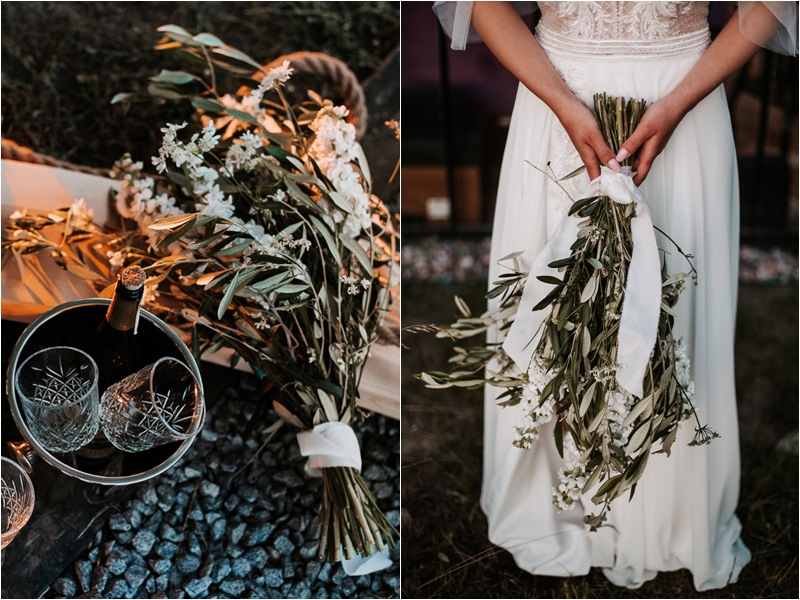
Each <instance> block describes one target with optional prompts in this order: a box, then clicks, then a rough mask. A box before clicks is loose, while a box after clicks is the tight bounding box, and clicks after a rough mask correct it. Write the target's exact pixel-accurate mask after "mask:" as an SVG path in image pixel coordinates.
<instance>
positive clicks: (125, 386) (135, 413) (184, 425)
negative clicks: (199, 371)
mask: <svg viewBox="0 0 800 600" xmlns="http://www.w3.org/2000/svg"><path fill="white" fill-rule="evenodd" d="M100 404H101V408H100V420H101V423H102V427H103V432H104V433H105V434H106V437H107V438H108V440H109V441H110V442H111V443H112V444H114V446H116V447H117V448H119V449H120V450H122V451H124V452H142V451H144V450H149V449H150V448H154V447H156V446H161V445H163V444H167V443H169V442H173V441H179V440H185V439H189V438H191V437H193V436H195V435H196V434H197V432H198V431H200V428H201V427H202V425H203V419H204V418H205V410H204V405H203V394H202V392H201V390H200V386H199V385H198V384H197V380H196V379H195V377H194V374H193V373H192V372H191V370H190V369H189V368H188V367H187V366H186V365H185V364H184V363H182V362H181V361H179V360H176V359H174V358H169V357H165V358H161V359H159V360H157V361H156V362H154V363H153V364H151V365H148V366H147V367H144V368H143V369H141V370H139V371H137V372H136V373H134V374H132V375H129V376H128V377H126V378H125V379H123V380H122V381H120V382H118V383H116V384H114V385H112V386H111V387H109V388H108V390H106V392H105V393H104V394H103V397H102V398H101V400H100Z"/></svg>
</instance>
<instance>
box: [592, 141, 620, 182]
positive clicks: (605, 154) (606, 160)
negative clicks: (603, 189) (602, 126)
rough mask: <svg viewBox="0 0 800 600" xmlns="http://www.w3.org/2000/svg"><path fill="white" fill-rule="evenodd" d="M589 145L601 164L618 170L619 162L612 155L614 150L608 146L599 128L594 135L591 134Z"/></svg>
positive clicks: (598, 171)
mask: <svg viewBox="0 0 800 600" xmlns="http://www.w3.org/2000/svg"><path fill="white" fill-rule="evenodd" d="M589 145H590V146H591V148H592V151H593V152H594V154H595V156H597V159H598V160H599V161H600V163H601V164H604V165H608V167H609V168H610V169H611V170H613V171H617V172H619V163H618V162H617V160H616V158H615V156H614V151H613V150H612V149H611V148H609V147H608V145H607V144H606V141H605V139H603V134H602V133H600V130H599V129H598V130H597V133H596V135H593V136H592V137H591V138H590V140H589ZM597 174H598V175H600V170H599V168H598V170H597ZM592 179H594V177H592Z"/></svg>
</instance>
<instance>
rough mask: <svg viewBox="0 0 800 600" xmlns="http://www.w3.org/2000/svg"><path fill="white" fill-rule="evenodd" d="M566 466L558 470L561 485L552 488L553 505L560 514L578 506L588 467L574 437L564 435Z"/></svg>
mask: <svg viewBox="0 0 800 600" xmlns="http://www.w3.org/2000/svg"><path fill="white" fill-rule="evenodd" d="M563 448H564V466H563V467H561V468H560V469H559V470H558V478H559V479H560V480H561V485H559V486H558V487H554V488H551V490H552V493H553V504H554V505H555V506H556V507H557V508H558V512H564V511H567V510H572V509H574V508H575V507H576V506H577V505H578V500H580V497H581V494H582V493H583V487H584V486H585V485H586V480H587V477H586V465H584V464H583V463H582V462H580V457H581V453H580V452H579V451H578V448H577V447H576V446H575V441H574V440H573V439H572V435H570V434H565V435H564V446H563Z"/></svg>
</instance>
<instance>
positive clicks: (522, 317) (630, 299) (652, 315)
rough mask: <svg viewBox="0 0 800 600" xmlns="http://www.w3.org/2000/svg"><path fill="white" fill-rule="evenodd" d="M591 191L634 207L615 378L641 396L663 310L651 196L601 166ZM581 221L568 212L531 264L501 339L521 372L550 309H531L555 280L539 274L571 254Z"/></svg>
mask: <svg viewBox="0 0 800 600" xmlns="http://www.w3.org/2000/svg"><path fill="white" fill-rule="evenodd" d="M591 196H608V197H609V198H611V199H612V200H613V201H614V202H617V203H619V204H631V203H633V204H634V206H635V210H636V213H635V215H634V217H633V219H631V237H632V239H633V254H632V256H631V262H630V265H629V267H628V274H627V280H626V284H625V298H624V300H623V302H622V314H621V317H620V325H619V332H618V336H617V340H618V347H617V363H619V366H618V369H617V374H616V377H617V383H618V384H619V385H620V387H621V388H622V389H624V390H625V391H627V392H628V393H630V394H633V395H634V396H638V397H640V398H641V397H642V393H643V389H642V382H643V380H644V375H645V371H646V369H647V363H648V362H649V360H650V355H651V354H652V351H653V346H654V345H655V343H656V339H657V337H658V321H659V313H660V310H661V267H660V263H659V258H658V245H657V243H656V236H655V230H654V229H653V221H652V218H651V217H650V209H649V207H648V205H647V199H646V198H645V197H644V195H643V194H642V193H641V191H640V190H639V188H637V187H636V186H635V185H634V184H633V179H632V178H631V176H630V175H628V174H627V173H616V172H614V171H612V170H611V169H608V168H606V167H601V174H600V177H598V178H597V179H595V180H593V181H592V182H591V183H590V184H589V187H588V189H587V190H586V192H585V193H584V194H583V196H582V197H584V198H589V197H591ZM579 221H580V219H579V218H578V217H576V216H575V215H573V216H570V217H564V219H562V221H561V222H560V223H559V224H558V226H557V227H556V230H555V232H554V233H553V235H552V237H551V238H550V239H549V240H548V242H547V244H546V245H545V247H544V249H543V250H542V251H541V252H540V253H539V255H538V256H537V257H536V260H535V261H534V263H533V265H532V267H531V271H530V274H529V276H528V281H527V282H526V284H525V289H524V290H523V292H522V298H521V299H520V304H519V308H518V311H517V317H516V320H515V321H514V323H513V324H512V325H511V328H510V329H509V332H508V335H507V336H506V339H505V342H504V343H503V349H504V350H505V352H506V354H508V355H509V357H511V359H512V360H513V361H514V362H515V363H516V365H517V366H518V367H519V368H520V369H521V370H523V371H527V370H528V366H529V365H530V362H531V358H532V357H533V352H534V350H535V349H536V347H537V346H538V344H539V340H540V338H541V335H542V334H543V331H544V330H543V328H542V324H543V323H544V321H545V319H546V318H547V317H548V316H549V314H550V310H551V307H550V306H546V307H545V308H543V309H541V310H538V311H536V312H533V310H532V309H533V307H534V306H536V305H537V304H538V303H539V302H540V301H541V300H542V299H543V298H544V297H545V296H546V295H547V294H548V293H549V292H550V291H551V290H552V289H553V286H552V285H550V284H547V283H543V282H541V281H539V280H538V279H537V277H539V276H541V275H551V276H557V275H558V269H552V268H550V267H548V266H547V265H548V264H550V263H551V262H553V261H555V260H559V259H562V258H567V257H568V256H569V255H570V250H569V249H570V246H572V243H573V242H574V241H575V239H576V237H577V233H578V222H579Z"/></svg>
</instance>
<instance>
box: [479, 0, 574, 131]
mask: <svg viewBox="0 0 800 600" xmlns="http://www.w3.org/2000/svg"><path fill="white" fill-rule="evenodd" d="M472 26H473V27H474V28H475V31H477V32H478V34H479V35H480V36H481V39H482V40H483V41H484V43H485V44H486V46H487V47H488V48H489V50H491V51H492V53H493V54H494V55H495V57H497V60H499V61H500V62H501V63H502V64H503V66H504V67H505V68H506V69H508V70H509V71H511V73H512V74H513V75H514V76H515V77H516V78H517V79H519V80H520V82H521V83H522V84H523V85H524V86H525V87H527V88H528V89H529V90H530V91H531V92H533V94H535V95H536V96H537V97H538V98H539V99H541V100H542V101H543V102H544V103H545V104H547V106H549V107H550V109H551V110H552V111H553V112H554V113H555V114H556V115H557V116H558V117H559V118H561V116H562V115H563V114H564V113H565V112H568V111H570V110H571V109H572V107H573V106H574V105H575V104H576V103H577V102H580V101H579V100H578V99H577V98H576V97H575V94H573V93H572V91H571V90H570V89H569V87H567V84H566V83H564V80H563V79H562V78H561V77H560V76H559V74H558V72H557V71H556V70H555V68H554V67H553V65H552V64H551V63H550V61H549V60H548V59H547V56H545V53H544V52H543V51H542V48H541V46H539V42H537V41H536V38H534V37H533V35H532V34H531V32H530V30H529V29H528V27H527V26H526V25H525V22H524V21H523V20H522V17H520V16H519V14H517V11H516V10H515V9H514V7H513V6H511V4H510V3H508V2H475V4H474V5H473V9H472Z"/></svg>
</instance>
